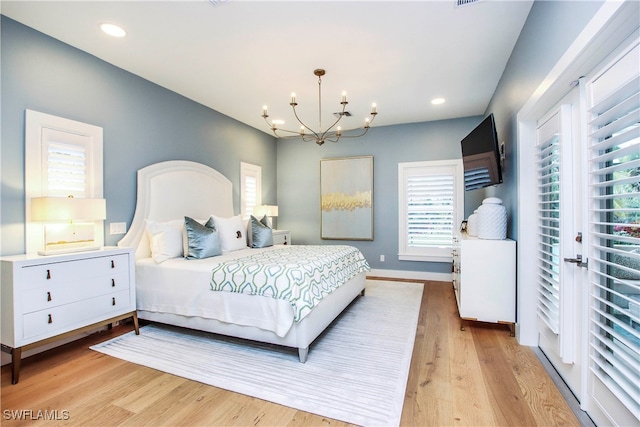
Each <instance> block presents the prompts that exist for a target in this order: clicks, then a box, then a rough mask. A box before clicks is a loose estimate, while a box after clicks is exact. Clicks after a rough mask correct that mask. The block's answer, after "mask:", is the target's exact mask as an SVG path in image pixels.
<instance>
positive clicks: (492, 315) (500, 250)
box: [453, 235, 516, 335]
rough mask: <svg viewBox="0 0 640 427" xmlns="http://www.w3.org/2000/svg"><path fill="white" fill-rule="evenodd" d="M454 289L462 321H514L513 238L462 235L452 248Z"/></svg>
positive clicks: (513, 322)
mask: <svg viewBox="0 0 640 427" xmlns="http://www.w3.org/2000/svg"><path fill="white" fill-rule="evenodd" d="M453 289H454V291H455V294H456V301H457V303H458V312H459V313H460V318H461V319H462V320H463V322H462V325H461V329H462V330H464V321H466V320H473V321H482V322H491V323H505V324H508V325H509V328H510V330H511V335H514V333H515V329H514V328H515V321H516V242H514V241H513V240H508V239H506V240H484V239H478V238H475V237H469V236H466V235H462V236H460V237H458V238H456V239H455V242H454V249H453Z"/></svg>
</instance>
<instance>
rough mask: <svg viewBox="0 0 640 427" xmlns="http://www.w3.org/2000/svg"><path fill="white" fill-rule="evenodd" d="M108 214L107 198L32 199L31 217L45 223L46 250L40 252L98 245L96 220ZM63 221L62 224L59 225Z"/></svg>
mask: <svg viewBox="0 0 640 427" xmlns="http://www.w3.org/2000/svg"><path fill="white" fill-rule="evenodd" d="M106 218H107V205H106V201H105V199H90V198H74V197H73V196H69V197H34V198H32V199H31V220H32V221H40V222H43V223H45V224H44V225H43V228H44V250H42V251H38V254H39V255H53V254H60V253H70V252H80V251H90V250H96V249H98V246H95V231H94V224H93V222H95V221H98V220H104V219H106ZM56 225H57V227H56ZM61 225H62V226H63V227H60V226H61ZM69 225H71V229H69ZM48 229H49V230H48ZM52 240H55V241H52Z"/></svg>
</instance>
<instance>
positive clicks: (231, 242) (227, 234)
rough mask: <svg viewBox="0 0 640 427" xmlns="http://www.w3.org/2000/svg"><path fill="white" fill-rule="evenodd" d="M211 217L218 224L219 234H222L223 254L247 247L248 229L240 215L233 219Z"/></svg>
mask: <svg viewBox="0 0 640 427" xmlns="http://www.w3.org/2000/svg"><path fill="white" fill-rule="evenodd" d="M211 217H212V218H213V221H214V223H215V224H216V230H218V234H220V244H221V246H222V252H231V251H237V250H239V249H245V248H246V247H247V227H246V225H244V222H243V221H242V217H241V216H240V215H236V216H232V217H231V218H221V217H219V216H215V215H211Z"/></svg>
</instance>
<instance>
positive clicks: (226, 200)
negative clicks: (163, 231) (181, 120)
mask: <svg viewBox="0 0 640 427" xmlns="http://www.w3.org/2000/svg"><path fill="white" fill-rule="evenodd" d="M211 215H216V216H221V217H231V216H233V193H232V186H231V181H229V180H228V179H227V178H226V177H225V176H224V175H222V174H221V173H220V172H218V171H217V170H215V169H212V168H210V167H209V166H205V165H203V164H200V163H196V162H190V161H186V160H173V161H168V162H161V163H156V164H153V165H150V166H147V167H145V168H142V169H140V170H138V196H137V200H136V211H135V214H134V216H133V220H132V221H131V227H129V231H128V232H127V234H126V235H125V236H124V237H123V238H122V240H120V241H119V242H118V246H120V247H132V248H135V254H136V259H141V258H148V257H149V256H150V255H151V254H150V249H149V239H148V238H147V235H146V223H145V220H151V221H162V222H164V221H171V220H175V219H183V218H184V217H185V216H189V217H191V218H195V219H206V218H209V216H211Z"/></svg>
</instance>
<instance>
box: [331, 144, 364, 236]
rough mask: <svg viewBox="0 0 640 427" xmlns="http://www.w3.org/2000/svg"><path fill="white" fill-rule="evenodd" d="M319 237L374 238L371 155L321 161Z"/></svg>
mask: <svg viewBox="0 0 640 427" xmlns="http://www.w3.org/2000/svg"><path fill="white" fill-rule="evenodd" d="M320 237H321V238H322V239H327V240H373V156H362V157H345V158H338V159H322V160H320Z"/></svg>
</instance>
